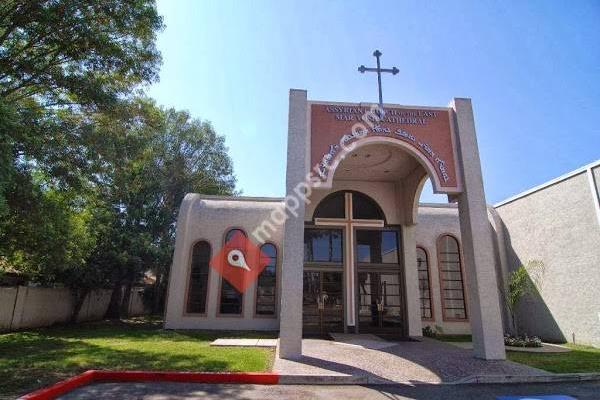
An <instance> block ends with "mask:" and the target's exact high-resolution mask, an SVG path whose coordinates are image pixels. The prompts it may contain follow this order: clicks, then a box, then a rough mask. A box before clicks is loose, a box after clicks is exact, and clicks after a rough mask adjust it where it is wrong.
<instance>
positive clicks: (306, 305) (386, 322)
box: [303, 190, 406, 336]
mask: <svg viewBox="0 0 600 400" xmlns="http://www.w3.org/2000/svg"><path fill="white" fill-rule="evenodd" d="M304 232H305V235H304V274H303V277H304V278H303V280H304V282H303V283H304V286H303V287H304V289H303V333H304V334H305V335H312V334H318V335H325V334H327V333H331V332H353V333H354V332H356V333H358V332H363V333H364V332H371V333H391V334H394V335H395V336H405V335H406V323H405V317H406V311H405V294H404V290H402V288H403V287H404V276H403V272H402V270H403V269H402V267H401V264H402V257H400V254H401V249H400V243H401V241H400V230H399V227H398V226H391V225H388V224H387V223H386V218H385V215H384V213H383V211H382V209H381V207H380V206H379V205H378V204H377V202H375V201H374V200H373V199H372V198H370V197H369V196H367V195H365V194H363V193H360V192H357V191H350V190H347V191H337V192H334V193H331V194H330V195H328V196H327V197H325V198H324V199H323V200H321V202H320V203H319V205H318V206H317V207H316V209H315V212H314V215H313V220H312V221H311V222H310V223H307V224H306V226H305V231H304Z"/></svg>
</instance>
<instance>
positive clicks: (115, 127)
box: [82, 98, 235, 318]
mask: <svg viewBox="0 0 600 400" xmlns="http://www.w3.org/2000/svg"><path fill="white" fill-rule="evenodd" d="M82 129H84V130H88V129H89V130H90V131H91V133H90V134H89V135H88V137H89V138H90V141H92V142H94V146H95V158H94V165H95V169H96V172H95V174H94V176H95V180H96V184H95V186H96V189H97V191H98V198H99V199H102V205H101V207H100V208H99V210H101V211H100V212H98V214H97V215H98V216H100V217H101V218H102V220H103V222H102V224H104V225H105V226H107V232H106V233H105V234H103V235H102V239H101V241H100V244H99V250H100V249H101V250H100V251H98V252H97V253H96V255H95V256H94V257H93V264H94V265H96V266H97V267H98V268H104V269H107V270H108V271H110V272H109V273H110V275H111V276H112V278H111V281H112V282H113V299H112V301H111V307H110V309H109V316H110V317H114V318H116V317H121V316H124V314H125V312H126V308H125V305H126V304H127V299H128V296H129V293H130V291H131V287H132V285H133V284H135V283H137V282H138V281H139V279H140V277H141V275H142V274H143V273H144V272H145V271H147V270H153V271H154V273H155V275H156V277H157V281H156V285H155V290H154V298H155V299H156V301H155V304H154V306H155V309H157V308H158V307H159V305H160V302H161V299H162V293H163V289H164V282H165V278H166V272H167V270H168V267H169V265H170V261H171V257H172V254H173V247H174V240H175V221H176V219H177V212H178V210H179V205H180V203H181V201H182V200H183V197H184V196H185V194H186V193H188V192H200V193H207V194H232V193H234V187H235V179H234V177H233V173H232V165H231V159H230V158H229V156H228V155H227V148H226V147H225V145H224V139H223V137H221V136H219V135H217V134H216V132H215V131H214V129H213V128H212V126H211V125H210V124H209V123H207V122H203V121H199V120H195V119H192V118H191V117H190V115H189V114H188V113H186V112H181V111H175V110H173V109H168V110H165V109H161V108H159V107H157V106H156V105H155V104H154V102H152V101H151V100H149V99H144V98H140V99H136V100H135V101H132V102H131V103H130V104H128V105H127V107H123V108H122V109H121V112H120V114H119V118H115V115H114V114H111V115H109V116H107V115H106V114H96V115H95V116H94V118H93V121H90V123H89V125H87V126H86V127H84V128H82Z"/></svg>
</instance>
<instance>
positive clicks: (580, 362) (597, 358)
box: [506, 344, 600, 373]
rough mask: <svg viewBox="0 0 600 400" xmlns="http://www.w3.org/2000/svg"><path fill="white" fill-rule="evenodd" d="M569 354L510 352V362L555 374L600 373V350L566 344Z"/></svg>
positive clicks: (508, 354)
mask: <svg viewBox="0 0 600 400" xmlns="http://www.w3.org/2000/svg"><path fill="white" fill-rule="evenodd" d="M565 346H567V347H569V348H570V349H571V351H570V352H568V353H524V352H518V351H508V352H507V353H506V356H507V358H508V359H509V360H511V361H515V362H518V363H521V364H525V365H529V366H530V367H534V368H539V369H543V370H545V371H549V372H555V373H569V372H600V349H597V348H594V347H590V346H581V345H575V344H566V345H565Z"/></svg>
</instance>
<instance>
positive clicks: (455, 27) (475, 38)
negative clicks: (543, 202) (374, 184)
mask: <svg viewBox="0 0 600 400" xmlns="http://www.w3.org/2000/svg"><path fill="white" fill-rule="evenodd" d="M158 8H159V12H160V13H161V14H162V15H163V16H164V19H165V24H166V29H165V30H164V32H162V33H161V35H160V37H159V42H158V46H159V48H160V50H161V52H162V55H163V66H162V70H161V74H160V78H161V79H160V82H159V83H157V84H155V85H153V86H152V87H151V88H150V90H149V93H150V95H151V96H152V97H154V98H155V99H156V100H157V101H158V103H159V104H162V105H165V106H172V107H175V108H178V109H185V110H188V111H190V112H191V114H192V115H193V116H194V117H197V118H201V119H205V120H209V121H211V122H212V123H213V125H214V127H215V128H216V130H217V132H219V133H220V134H222V135H224V136H225V137H226V142H227V145H228V147H229V152H230V155H231V157H232V159H233V162H234V169H235V174H236V176H237V179H238V187H239V189H241V190H242V192H243V194H244V195H249V196H252V195H254V196H282V195H284V192H285V163H286V159H285V157H286V135H287V112H288V103H287V100H288V97H287V96H288V90H289V89H290V88H301V89H306V90H308V95H309V98H310V99H319V100H332V101H350V102H360V101H376V100H377V88H376V77H375V76H374V75H372V74H365V75H362V74H360V73H358V72H357V71H356V68H357V67H358V66H359V65H360V64H365V65H367V66H370V65H371V64H373V62H374V59H373V57H372V56H371V54H372V52H373V50H374V49H376V48H378V49H380V50H381V51H382V52H383V57H382V63H383V65H384V66H387V67H391V66H397V67H398V68H399V69H400V73H399V74H398V75H396V76H395V77H390V76H386V77H384V81H383V85H384V87H383V95H384V101H385V102H387V103H398V104H415V105H431V106H445V105H447V104H448V102H449V101H450V100H451V99H452V97H470V98H472V99H473V105H474V110H475V120H476V126H477V134H478V141H479V148H480V155H481V160H482V169H483V175H484V181H485V188H486V195H487V200H488V202H490V203H494V202H497V201H500V200H502V199H504V198H506V197H509V196H511V195H513V194H516V193H518V192H521V191H523V190H526V189H528V188H530V187H532V186H535V185H537V184H540V183H543V182H545V181H547V180H549V179H552V178H554V177H556V176H559V175H561V174H563V173H566V172H568V171H570V170H572V169H575V168H577V167H580V166H582V165H584V164H587V163H589V162H592V161H594V160H597V159H599V158H600V23H599V22H600V2H598V1H582V0H578V1H572V2H559V1H526V2H522V1H518V2H517V1H515V2H512V3H509V2H488V1H453V2H429V1H426V2H424V1H393V2H392V1H390V2H385V1H378V2H369V1H319V2H317V1H302V2H300V1H297V2H287V1H272V2H271V1H252V2H250V1H235V2H234V1H204V0H203V1H194V0H188V1H183V0H178V1H175V0H159V2H158ZM426 191H427V192H430V191H431V189H430V188H427V189H426ZM434 197H435V196H432V195H431V194H430V193H425V194H424V195H423V196H422V200H432V199H434ZM438 197H439V196H438Z"/></svg>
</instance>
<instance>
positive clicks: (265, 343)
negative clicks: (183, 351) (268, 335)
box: [210, 339, 277, 347]
mask: <svg viewBox="0 0 600 400" xmlns="http://www.w3.org/2000/svg"><path fill="white" fill-rule="evenodd" d="M210 345H211V346H234V347H276V346H277V339H217V340H215V341H214V342H212V343H211V344H210Z"/></svg>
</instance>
